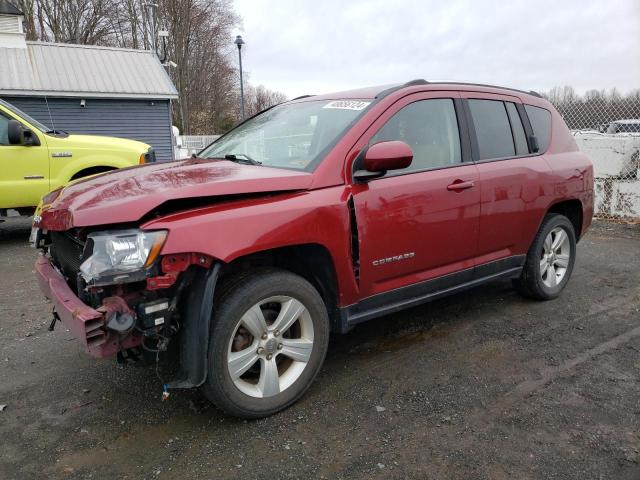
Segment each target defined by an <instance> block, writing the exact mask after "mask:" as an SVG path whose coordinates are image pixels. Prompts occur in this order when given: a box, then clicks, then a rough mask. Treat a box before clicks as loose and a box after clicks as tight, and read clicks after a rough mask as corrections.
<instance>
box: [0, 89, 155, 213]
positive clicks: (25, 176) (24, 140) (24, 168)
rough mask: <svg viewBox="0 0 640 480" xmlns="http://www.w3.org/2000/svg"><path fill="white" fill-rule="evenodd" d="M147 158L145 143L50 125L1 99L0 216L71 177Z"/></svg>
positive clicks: (151, 158) (28, 206)
mask: <svg viewBox="0 0 640 480" xmlns="http://www.w3.org/2000/svg"><path fill="white" fill-rule="evenodd" d="M149 162H155V153H154V151H153V148H151V147H150V146H149V145H147V144H145V143H142V142H137V141H135V140H126V139H123V138H112V137H99V136H92V135H73V134H68V133H66V132H63V131H60V130H53V129H51V128H49V127H47V126H46V125H43V124H42V123H40V122H38V121H37V120H35V119H33V118H31V117H30V116H29V115H27V114H26V113H24V112H22V111H20V110H19V109H17V108H16V107H14V106H13V105H11V104H9V103H7V102H5V101H3V100H0V217H2V216H6V215H8V214H12V213H13V214H15V211H17V212H18V214H20V215H30V214H31V213H32V212H33V209H34V207H35V206H36V205H38V202H39V201H40V198H41V197H42V196H43V195H44V194H46V193H47V192H49V191H51V190H54V189H56V188H58V187H60V186H61V185H64V184H66V183H67V182H69V181H70V180H75V179H77V178H81V177H86V176H89V175H95V174H96V173H101V172H106V171H108V170H114V169H117V168H123V167H130V166H132V165H139V164H142V163H149Z"/></svg>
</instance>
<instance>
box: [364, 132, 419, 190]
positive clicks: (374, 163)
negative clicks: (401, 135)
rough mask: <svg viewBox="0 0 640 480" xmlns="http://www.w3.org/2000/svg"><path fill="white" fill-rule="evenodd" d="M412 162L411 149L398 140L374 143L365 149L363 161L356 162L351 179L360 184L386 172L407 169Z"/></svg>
mask: <svg viewBox="0 0 640 480" xmlns="http://www.w3.org/2000/svg"><path fill="white" fill-rule="evenodd" d="M412 160H413V152H412V151H411V147H410V146H409V145H407V144H406V143H404V142H402V141H400V140H392V141H389V142H380V143H376V144H375V145H372V146H371V147H369V149H367V151H366V152H365V153H364V158H363V159H358V160H357V161H356V162H357V164H358V165H357V167H358V168H356V170H355V171H354V173H353V178H354V179H355V180H358V181H361V182H364V181H367V180H370V179H373V178H378V177H381V176H383V175H384V174H385V173H387V170H401V169H403V168H407V167H408V166H409V165H411V161H412ZM360 165H361V166H362V167H364V169H361V168H360Z"/></svg>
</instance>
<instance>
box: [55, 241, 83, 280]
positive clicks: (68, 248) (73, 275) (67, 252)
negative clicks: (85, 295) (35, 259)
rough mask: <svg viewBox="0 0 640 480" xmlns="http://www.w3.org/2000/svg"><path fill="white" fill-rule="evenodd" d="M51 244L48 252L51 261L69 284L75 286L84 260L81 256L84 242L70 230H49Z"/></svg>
mask: <svg viewBox="0 0 640 480" xmlns="http://www.w3.org/2000/svg"><path fill="white" fill-rule="evenodd" d="M49 238H50V239H51V246H50V248H49V252H50V254H51V258H52V259H53V262H54V263H55V264H56V266H57V267H58V268H60V270H62V273H63V274H64V275H65V277H67V282H68V283H69V286H70V287H71V288H72V289H73V290H75V289H76V288H77V278H78V272H79V271H80V265H81V264H82V262H83V261H84V257H83V256H82V254H83V252H84V246H85V243H84V242H83V241H81V240H80V239H79V238H77V237H75V236H74V235H72V234H71V233H70V232H50V233H49Z"/></svg>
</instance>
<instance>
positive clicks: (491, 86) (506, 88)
mask: <svg viewBox="0 0 640 480" xmlns="http://www.w3.org/2000/svg"><path fill="white" fill-rule="evenodd" d="M433 83H435V84H438V83H442V84H446V85H468V86H470V87H488V88H499V89H500V90H510V91H512V92H519V93H526V94H527V95H533V96H534V97H539V98H542V95H540V94H539V93H538V92H535V91H533V90H529V91H528V92H527V91H525V90H519V89H517V88H509V87H501V86H500V85H488V84H486V83H468V82H433Z"/></svg>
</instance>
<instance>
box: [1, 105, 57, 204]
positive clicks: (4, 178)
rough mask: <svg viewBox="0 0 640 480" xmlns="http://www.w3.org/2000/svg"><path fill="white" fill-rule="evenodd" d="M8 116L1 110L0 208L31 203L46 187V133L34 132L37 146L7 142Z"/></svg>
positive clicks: (47, 184)
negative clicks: (38, 143)
mask: <svg viewBox="0 0 640 480" xmlns="http://www.w3.org/2000/svg"><path fill="white" fill-rule="evenodd" d="M9 120H10V118H9V117H8V116H7V115H5V114H3V113H2V112H0V208H19V207H34V206H36V205H37V204H38V202H39V201H40V198H41V197H42V196H43V195H44V194H46V193H47V192H48V191H49V155H48V150H47V144H46V140H45V136H44V135H42V134H41V133H40V132H34V135H37V136H38V138H39V139H40V145H39V146H29V147H26V146H22V145H9V140H8V135H7V127H8V122H9ZM23 126H24V125H23ZM25 128H27V127H26V126H25Z"/></svg>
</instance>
